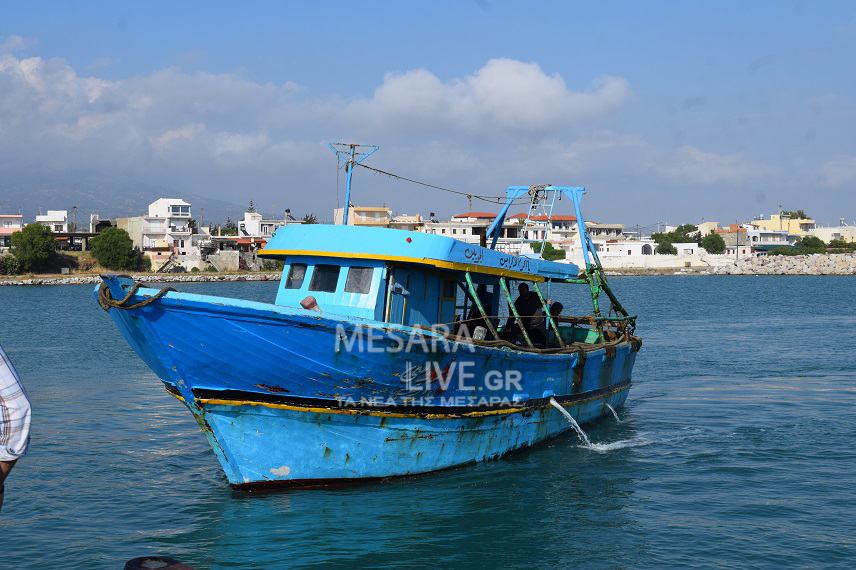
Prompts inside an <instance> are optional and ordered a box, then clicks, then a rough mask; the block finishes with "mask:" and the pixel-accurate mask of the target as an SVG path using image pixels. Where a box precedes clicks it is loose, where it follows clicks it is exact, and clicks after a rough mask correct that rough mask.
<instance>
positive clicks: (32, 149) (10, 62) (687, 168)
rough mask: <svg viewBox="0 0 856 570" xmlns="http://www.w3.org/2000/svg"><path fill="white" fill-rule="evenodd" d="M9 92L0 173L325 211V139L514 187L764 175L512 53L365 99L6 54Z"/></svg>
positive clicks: (412, 165)
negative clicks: (635, 124) (640, 122)
mask: <svg viewBox="0 0 856 570" xmlns="http://www.w3.org/2000/svg"><path fill="white" fill-rule="evenodd" d="M574 79H575V80H577V79H578V78H574ZM0 93H2V95H3V96H2V97H0V170H2V169H4V168H5V169H7V170H8V169H9V168H18V169H21V168H29V169H30V170H39V169H43V168H44V169H53V170H54V171H57V172H65V171H67V172H76V171H87V172H98V173H102V174H105V175H106V177H107V178H108V179H109V178H110V177H111V176H112V177H114V178H122V179H131V180H134V181H139V182H146V183H151V184H158V185H163V186H168V187H170V188H173V189H175V191H176V192H178V193H180V192H181V191H183V190H186V191H189V192H195V193H199V194H204V195H209V196H212V197H216V198H220V199H226V200H230V201H237V202H243V201H244V200H246V199H249V198H251V197H252V198H254V199H256V201H257V203H264V202H265V201H267V202H268V203H269V204H272V205H275V206H276V207H277V208H283V207H292V208H294V209H295V210H296V211H300V210H306V211H315V212H316V213H319V214H321V216H322V217H325V215H324V212H327V211H329V209H331V208H332V207H333V206H334V205H335V197H336V194H335V184H336V173H335V170H334V169H333V164H334V163H335V162H334V159H333V157H332V155H331V154H330V153H329V151H328V150H327V149H326V148H325V143H326V142H327V141H329V140H343V139H344V140H356V141H357V142H365V143H375V144H380V145H381V146H382V147H383V150H382V152H381V153H379V154H378V155H376V156H375V157H373V158H372V159H371V164H374V165H377V166H379V167H381V168H388V169H390V170H393V171H396V172H400V173H401V174H404V175H407V176H413V177H416V178H420V179H423V180H426V181H429V182H434V183H437V184H440V185H445V186H451V187H454V188H458V189H462V190H466V191H471V192H474V193H482V194H501V193H502V191H503V190H504V188H505V186H507V185H509V184H529V183H539V182H553V183H572V184H583V185H591V181H592V180H593V179H596V178H597V179H598V180H599V181H601V183H603V182H609V181H611V180H616V179H617V177H616V176H615V175H616V173H620V176H621V177H622V178H620V180H622V181H628V180H629V181H632V180H636V179H638V178H640V177H642V176H644V175H650V174H651V173H652V172H654V173H655V174H658V175H659V179H658V181H661V180H663V179H667V180H679V181H681V182H683V183H689V185H692V184H696V185H709V184H713V183H734V182H741V181H743V180H746V179H750V178H754V177H756V176H758V175H759V174H761V173H763V172H764V169H763V168H760V167H758V166H756V165H753V164H752V163H751V162H750V161H749V160H748V159H746V158H744V157H743V156H741V155H739V154H728V153H725V154H716V153H712V152H706V151H702V150H700V149H699V148H696V147H693V146H685V147H681V148H679V149H677V150H673V151H670V150H663V149H659V148H657V147H655V146H654V145H652V144H650V143H649V142H646V140H644V139H643V138H642V137H640V136H637V135H631V134H626V133H621V132H617V131H615V130H611V129H612V128H614V125H610V124H609V123H610V119H612V118H613V116H614V115H615V113H616V111H617V110H619V109H620V108H621V107H622V106H623V105H624V104H625V103H626V102H627V101H628V100H629V98H630V97H631V91H630V87H629V86H628V84H627V82H626V81H625V80H624V79H622V78H619V77H610V76H604V77H602V78H600V79H598V80H596V81H594V83H593V85H592V86H591V87H590V88H588V89H577V88H574V89H571V88H569V87H568V83H566V79H565V78H563V77H562V76H560V75H558V74H555V73H548V72H545V71H544V70H543V69H542V68H541V67H539V66H538V65H537V64H535V63H527V62H521V61H516V60H511V59H493V60H490V61H488V62H487V63H486V64H485V65H483V66H482V67H481V68H480V69H477V70H475V71H473V72H472V73H470V74H466V75H464V76H462V77H459V78H453V79H448V78H446V79H441V78H440V77H438V76H437V75H435V74H434V73H432V72H431V71H428V70H426V69H417V70H411V71H406V72H403V73H396V74H388V75H386V76H385V77H384V79H383V81H382V82H381V83H380V84H379V85H378V86H377V87H376V88H375V89H374V91H373V93H372V95H371V96H368V97H357V98H354V97H348V93H343V94H340V95H338V96H318V95H316V94H313V93H311V92H310V91H309V90H308V89H306V88H302V87H300V86H299V85H297V84H295V83H293V82H289V81H286V82H281V83H263V82H257V81H253V80H250V79H247V78H245V77H241V76H238V75H234V74H223V73H219V74H215V73H204V72H184V71H181V70H178V69H172V68H168V69H162V70H158V71H155V72H153V73H150V74H147V75H141V76H135V77H129V78H126V79H121V80H107V79H103V78H100V77H98V76H97V75H96V74H95V72H94V71H92V70H91V69H90V71H89V74H88V75H87V74H83V73H81V72H79V71H78V70H75V69H74V68H72V67H71V66H70V65H69V64H68V63H67V62H65V61H64V60H60V59H43V58H40V57H19V56H16V55H14V54H12V53H9V52H7V53H6V54H0ZM580 133H584V134H580ZM598 177H599V178H598ZM649 177H650V176H649ZM652 178H656V177H652ZM356 184H357V186H359V189H358V190H357V191H358V192H359V200H360V201H361V202H362V203H365V204H372V203H387V204H389V205H391V206H392V207H393V208H395V209H396V210H399V211H423V213H427V212H428V211H431V210H434V211H437V212H438V213H441V215H442V213H443V212H444V211H446V210H447V209H448V210H453V209H459V208H462V207H463V208H466V202H465V201H462V199H458V198H455V197H452V196H446V195H438V194H435V193H427V192H426V191H424V190H419V189H418V188H416V189H414V188H412V187H404V186H403V185H402V184H401V183H395V184H394V183H391V182H389V181H388V180H387V179H384V178H382V177H378V176H370V175H369V173H368V172H361V173H360V180H359V181H358V182H357V183H356ZM616 186H617V184H616ZM615 191H620V188H613V189H603V192H600V191H599V192H598V193H597V195H598V196H614V195H615V194H613V192H615Z"/></svg>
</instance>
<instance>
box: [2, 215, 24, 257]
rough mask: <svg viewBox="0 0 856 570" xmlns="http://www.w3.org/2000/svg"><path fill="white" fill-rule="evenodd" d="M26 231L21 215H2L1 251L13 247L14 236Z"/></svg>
mask: <svg viewBox="0 0 856 570" xmlns="http://www.w3.org/2000/svg"><path fill="white" fill-rule="evenodd" d="M22 229H24V216H22V215H21V214H0V250H4V249H6V248H8V247H11V246H12V234H14V233H15V232H19V231H21V230H22Z"/></svg>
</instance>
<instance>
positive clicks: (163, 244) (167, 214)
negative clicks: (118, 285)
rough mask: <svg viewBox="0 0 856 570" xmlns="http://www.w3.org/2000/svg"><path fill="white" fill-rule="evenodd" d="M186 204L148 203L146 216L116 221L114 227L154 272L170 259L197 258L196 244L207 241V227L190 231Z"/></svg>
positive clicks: (173, 201)
mask: <svg viewBox="0 0 856 570" xmlns="http://www.w3.org/2000/svg"><path fill="white" fill-rule="evenodd" d="M190 220H191V214H190V204H189V203H188V202H185V201H184V200H180V199H177V198H160V199H158V200H155V201H154V202H152V203H151V204H149V209H148V215H146V216H134V217H129V218H117V219H116V227H119V228H122V229H124V230H125V231H127V232H128V235H130V236H131V240H132V241H133V242H134V246H136V247H137V248H139V249H140V250H141V251H142V252H143V253H144V254H145V255H146V256H147V257H149V258H150V259H151V260H152V268H153V269H158V268H159V267H161V266H162V265H164V264H165V263H166V262H167V261H169V260H170V258H172V257H173V256H181V255H199V254H200V251H199V243H200V242H201V241H204V240H206V239H208V238H209V237H210V236H208V231H207V228H199V229H198V231H197V233H194V232H193V228H192V227H191V225H190Z"/></svg>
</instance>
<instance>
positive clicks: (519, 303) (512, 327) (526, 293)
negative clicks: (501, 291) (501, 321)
mask: <svg viewBox="0 0 856 570" xmlns="http://www.w3.org/2000/svg"><path fill="white" fill-rule="evenodd" d="M517 292H518V296H517V300H516V301H514V309H515V310H516V311H517V314H518V315H520V322H521V323H522V324H523V327H524V328H525V329H526V332H529V329H530V328H531V327H532V326H533V324H534V323H533V320H534V319H533V318H532V317H534V316H535V315H536V314H537V313H538V311H539V309H540V308H541V302H540V301H539V299H538V296H537V295H536V294H535V293H533V292H532V291H530V290H529V285H528V284H526V283H521V284H520V285H518V286H517ZM509 312H510V311H509ZM502 336H503V338H505V339H506V340H508V341H511V342H520V339H521V337H522V333H521V331H520V327H518V326H517V322H516V319H515V318H514V315H510V316H509V317H508V321H506V323H505V327H504V330H503V334H502Z"/></svg>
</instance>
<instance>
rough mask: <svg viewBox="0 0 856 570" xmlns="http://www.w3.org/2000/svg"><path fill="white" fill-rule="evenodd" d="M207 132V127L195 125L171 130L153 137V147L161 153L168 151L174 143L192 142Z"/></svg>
mask: <svg viewBox="0 0 856 570" xmlns="http://www.w3.org/2000/svg"><path fill="white" fill-rule="evenodd" d="M204 130H205V125H203V124H200V123H194V124H192V125H184V126H183V127H178V128H176V129H169V130H168V131H164V132H163V133H161V134H159V135H157V136H155V137H152V139H151V141H152V146H153V147H155V148H156V149H157V150H159V151H164V150H167V149H168V148H169V147H170V146H171V145H172V144H173V143H175V142H178V141H192V140H194V139H195V138H196V137H197V136H199V134H200V133H202V131H204Z"/></svg>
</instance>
